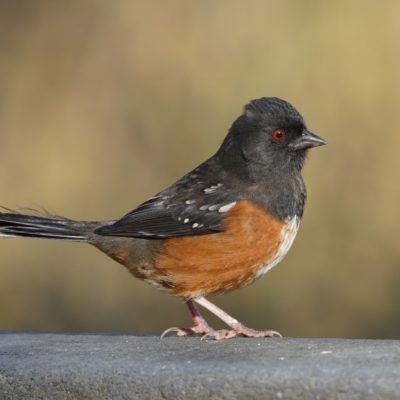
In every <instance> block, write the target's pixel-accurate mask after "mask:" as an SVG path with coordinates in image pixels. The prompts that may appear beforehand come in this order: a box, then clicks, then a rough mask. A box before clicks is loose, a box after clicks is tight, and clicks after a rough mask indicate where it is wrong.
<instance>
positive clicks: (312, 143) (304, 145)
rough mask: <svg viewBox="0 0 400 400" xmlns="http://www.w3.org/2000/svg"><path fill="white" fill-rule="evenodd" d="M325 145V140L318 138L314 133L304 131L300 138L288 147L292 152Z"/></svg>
mask: <svg viewBox="0 0 400 400" xmlns="http://www.w3.org/2000/svg"><path fill="white" fill-rule="evenodd" d="M324 144H326V140H324V139H322V138H320V137H319V136H317V135H316V134H315V133H312V132H310V131H309V130H307V129H304V131H303V133H302V134H301V136H300V137H299V138H298V139H296V140H294V141H293V142H292V143H290V144H289V147H290V148H291V149H293V150H305V149H309V148H311V147H317V146H323V145H324Z"/></svg>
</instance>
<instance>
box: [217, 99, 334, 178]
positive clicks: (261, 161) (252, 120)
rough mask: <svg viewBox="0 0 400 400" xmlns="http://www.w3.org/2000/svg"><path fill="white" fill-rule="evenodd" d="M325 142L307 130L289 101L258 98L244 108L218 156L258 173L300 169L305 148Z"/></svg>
mask: <svg viewBox="0 0 400 400" xmlns="http://www.w3.org/2000/svg"><path fill="white" fill-rule="evenodd" d="M325 143H326V142H325V140H323V139H321V138H320V137H318V136H317V135H315V134H313V133H311V132H310V131H309V130H307V128H306V125H305V122H304V120H303V117H302V116H301V115H300V113H299V112H298V111H297V110H296V109H295V108H294V107H293V106H292V105H291V104H290V103H288V102H287V101H285V100H281V99H278V98H276V97H262V98H261V99H257V100H252V101H251V102H250V103H249V104H247V105H246V106H245V107H244V110H243V113H242V115H241V116H240V117H239V118H238V119H237V120H236V121H235V122H234V123H233V124H232V127H231V129H230V130H229V133H228V135H227V137H226V138H225V140H224V143H223V144H222V146H221V148H220V150H219V151H218V155H219V156H220V157H221V158H225V159H226V160H230V161H229V162H234V163H239V164H241V165H243V161H244V165H247V166H248V168H250V169H254V171H260V172H261V173H262V172H265V170H273V171H282V172H285V171H288V172H289V171H294V170H295V171H300V170H301V168H302V166H303V163H304V159H305V156H306V153H307V150H308V149H309V148H311V147H316V146H321V145H323V144H325ZM239 160H240V162H239ZM238 167H239V165H238Z"/></svg>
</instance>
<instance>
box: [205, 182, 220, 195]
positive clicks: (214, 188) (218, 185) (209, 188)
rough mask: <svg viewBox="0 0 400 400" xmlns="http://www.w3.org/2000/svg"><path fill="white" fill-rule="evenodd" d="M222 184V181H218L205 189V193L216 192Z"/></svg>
mask: <svg viewBox="0 0 400 400" xmlns="http://www.w3.org/2000/svg"><path fill="white" fill-rule="evenodd" d="M221 186H222V183H217V184H216V185H212V186H210V187H208V188H206V189H204V190H203V192H204V193H206V194H209V193H213V192H215V191H216V190H217V189H218V188H220V187H221Z"/></svg>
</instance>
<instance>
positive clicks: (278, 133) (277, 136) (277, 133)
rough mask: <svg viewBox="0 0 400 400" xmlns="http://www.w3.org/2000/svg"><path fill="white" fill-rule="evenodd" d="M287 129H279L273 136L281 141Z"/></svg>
mask: <svg viewBox="0 0 400 400" xmlns="http://www.w3.org/2000/svg"><path fill="white" fill-rule="evenodd" d="M285 135H286V134H285V131H283V130H282V129H277V130H276V131H275V132H274V133H273V134H272V137H273V138H274V139H275V140H276V141H277V142H280V141H281V140H282V139H283V138H284V137H285Z"/></svg>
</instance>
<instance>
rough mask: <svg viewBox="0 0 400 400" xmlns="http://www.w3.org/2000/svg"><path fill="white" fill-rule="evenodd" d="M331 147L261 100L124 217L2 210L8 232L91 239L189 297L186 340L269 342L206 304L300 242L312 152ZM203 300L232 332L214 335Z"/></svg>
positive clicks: (287, 107)
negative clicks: (207, 151) (205, 153)
mask: <svg viewBox="0 0 400 400" xmlns="http://www.w3.org/2000/svg"><path fill="white" fill-rule="evenodd" d="M323 144H325V141H324V140H323V139H321V138H320V137H318V136H316V135H315V134H313V133H311V132H310V131H309V130H308V129H307V128H306V125H305V123H304V120H303V118H302V116H301V115H300V113H299V112H298V111H297V110H296V109H295V108H294V107H293V106H292V105H291V104H289V103H288V102H286V101H284V100H280V99H278V98H274V97H265V98H261V99H258V100H253V101H251V102H250V103H249V104H247V105H246V106H245V108H244V111H243V113H242V115H240V116H239V118H237V119H236V121H235V122H234V123H233V125H232V126H231V128H230V130H229V132H228V135H227V136H226V138H225V140H224V141H223V143H222V145H221V147H220V148H219V150H218V151H217V152H216V154H214V155H213V156H212V157H211V158H209V159H208V160H207V161H205V162H204V163H202V164H201V165H199V166H198V167H197V168H195V169H194V170H193V171H191V172H189V173H188V174H186V175H185V176H184V177H183V178H181V179H179V180H178V181H177V182H176V183H174V184H173V185H172V186H170V187H168V188H167V189H165V190H163V191H162V192H160V193H158V194H157V195H155V196H154V197H152V198H151V199H149V200H147V201H145V202H144V203H143V204H141V205H140V206H138V207H137V208H135V209H134V210H133V211H131V212H130V213H128V214H127V215H125V216H124V217H122V218H121V219H119V220H116V221H105V222H86V221H72V220H69V219H65V218H60V217H58V216H57V217H56V216H49V217H42V216H29V215H23V214H20V213H16V212H4V213H0V235H1V236H25V237H37V238H49V239H65V240H72V241H78V242H87V243H90V244H92V245H93V246H95V247H97V248H98V249H99V250H101V251H103V252H104V253H106V254H107V255H109V256H110V257H112V258H113V259H114V260H116V261H118V262H119V263H121V264H122V265H124V266H126V267H127V268H128V269H129V271H130V272H131V273H132V274H133V275H134V276H136V277H137V278H139V279H143V280H145V281H146V282H148V283H150V284H152V285H154V286H156V287H157V288H159V289H163V290H165V291H167V292H168V293H170V294H173V295H175V296H179V297H181V298H183V299H184V300H185V302H186V305H187V306H188V308H189V310H190V313H191V315H192V318H193V322H194V326H193V327H191V328H170V329H168V330H167V331H165V332H164V334H165V333H168V332H175V333H176V334H177V335H179V336H186V335H194V334H201V335H206V336H212V337H215V338H216V339H226V338H230V337H234V336H246V337H269V336H273V335H275V334H278V333H277V332H274V331H269V330H268V331H256V330H253V329H250V328H247V327H245V326H244V325H243V324H241V323H240V322H239V321H237V320H236V319H234V318H232V317H231V316H229V315H228V314H226V313H225V312H224V311H223V310H221V309H220V308H218V307H217V306H215V305H214V304H212V303H211V302H209V301H208V300H206V297H205V296H209V295H215V294H219V293H223V292H227V291H231V290H235V289H239V288H241V287H243V286H246V285H249V284H250V283H252V282H253V281H254V280H255V279H257V278H260V277H261V276H263V275H264V274H265V273H267V272H268V271H269V270H270V269H271V268H273V267H274V266H275V265H276V264H278V263H279V262H280V261H281V260H282V258H283V257H284V256H285V255H286V253H287V252H288V250H289V248H290V246H291V245H292V243H293V240H294V238H295V236H296V233H297V230H298V227H299V223H300V220H301V217H302V215H303V208H304V203H305V200H306V189H305V186H304V183H303V179H302V177H301V169H302V167H303V164H304V160H305V158H306V154H307V150H308V149H309V148H311V147H315V146H320V145H323ZM196 303H197V304H199V305H201V306H203V307H205V308H206V309H208V310H209V311H211V312H212V313H213V314H215V315H216V316H217V317H219V318H220V319H221V320H222V321H224V322H225V323H226V324H227V326H228V327H229V329H226V330H219V331H215V330H213V329H212V328H211V327H210V326H209V325H208V324H207V322H206V321H205V319H204V318H203V317H202V316H201V314H200V313H199V311H198V310H197V308H196V305H195V304H196Z"/></svg>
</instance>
